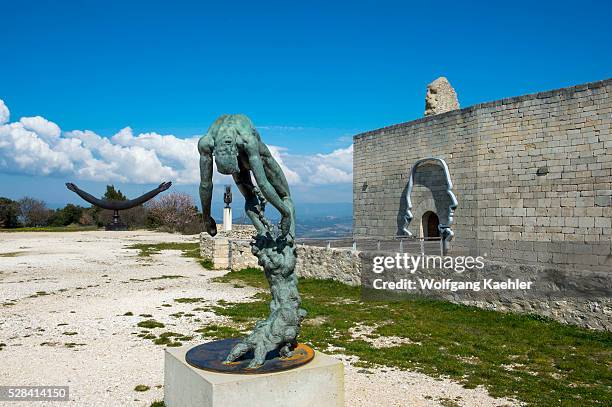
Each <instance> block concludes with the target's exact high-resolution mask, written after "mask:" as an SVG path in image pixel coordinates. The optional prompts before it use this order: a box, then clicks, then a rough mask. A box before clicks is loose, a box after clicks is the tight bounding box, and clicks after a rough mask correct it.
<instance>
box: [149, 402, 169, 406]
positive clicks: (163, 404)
mask: <svg viewBox="0 0 612 407" xmlns="http://www.w3.org/2000/svg"><path fill="white" fill-rule="evenodd" d="M149 407H166V404H165V403H164V402H163V401H154V402H153V403H151V405H150V406H149Z"/></svg>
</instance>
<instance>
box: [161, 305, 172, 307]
mask: <svg viewBox="0 0 612 407" xmlns="http://www.w3.org/2000/svg"><path fill="white" fill-rule="evenodd" d="M161 306H162V307H171V306H172V304H162V305H161Z"/></svg>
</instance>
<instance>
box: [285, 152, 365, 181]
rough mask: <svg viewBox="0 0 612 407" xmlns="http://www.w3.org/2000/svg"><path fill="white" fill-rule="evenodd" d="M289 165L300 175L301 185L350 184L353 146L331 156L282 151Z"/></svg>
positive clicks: (332, 153) (330, 154)
mask: <svg viewBox="0 0 612 407" xmlns="http://www.w3.org/2000/svg"><path fill="white" fill-rule="evenodd" d="M280 153H281V156H282V157H283V159H284V161H285V162H286V163H287V165H288V166H289V167H291V168H293V169H294V171H295V172H296V173H297V174H300V178H301V183H304V184H308V185H328V184H343V183H350V182H352V180H353V146H352V145H350V146H349V147H346V148H340V149H337V150H334V151H332V152H331V153H329V154H315V155H308V156H303V155H291V154H287V153H285V152H284V151H283V150H281V151H280Z"/></svg>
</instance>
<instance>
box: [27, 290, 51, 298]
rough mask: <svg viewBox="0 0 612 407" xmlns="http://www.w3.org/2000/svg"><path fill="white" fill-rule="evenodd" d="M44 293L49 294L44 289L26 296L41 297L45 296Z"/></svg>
mask: <svg viewBox="0 0 612 407" xmlns="http://www.w3.org/2000/svg"><path fill="white" fill-rule="evenodd" d="M45 295H49V293H48V292H46V291H36V293H34V294H32V295H30V296H29V297H28V298H36V297H42V296H45Z"/></svg>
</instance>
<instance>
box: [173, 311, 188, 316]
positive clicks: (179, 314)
mask: <svg viewBox="0 0 612 407" xmlns="http://www.w3.org/2000/svg"><path fill="white" fill-rule="evenodd" d="M184 314H185V313H184V312H182V311H181V312H175V313H174V314H170V316H171V317H173V318H180V317H182V316H183V315H184Z"/></svg>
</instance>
